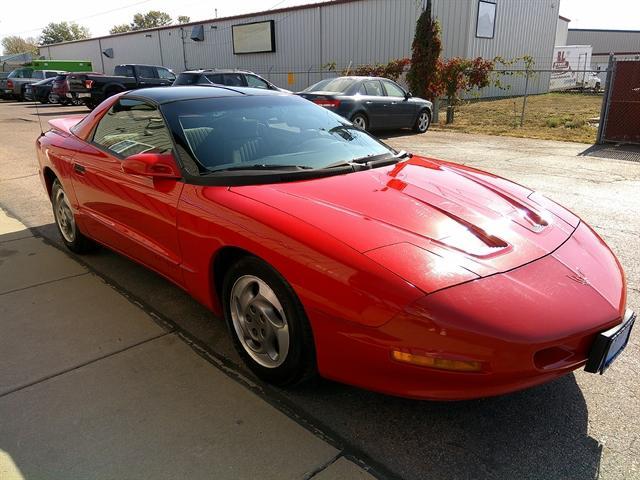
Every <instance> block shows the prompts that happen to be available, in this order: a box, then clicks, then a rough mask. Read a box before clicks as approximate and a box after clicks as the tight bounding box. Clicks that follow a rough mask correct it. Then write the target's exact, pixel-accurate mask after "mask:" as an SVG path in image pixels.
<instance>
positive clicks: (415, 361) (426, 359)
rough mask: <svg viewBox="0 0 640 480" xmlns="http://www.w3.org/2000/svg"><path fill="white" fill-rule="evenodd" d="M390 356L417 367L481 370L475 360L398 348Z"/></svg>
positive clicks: (462, 370) (465, 370) (467, 370)
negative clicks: (444, 356) (424, 353)
mask: <svg viewBox="0 0 640 480" xmlns="http://www.w3.org/2000/svg"><path fill="white" fill-rule="evenodd" d="M391 357H392V358H393V359H394V360H396V361H398V362H402V363H409V364H411V365H417V366H419V367H430V368H436V369H438V370H452V371H455V372H481V371H482V370H483V364H482V362H477V361H475V360H453V359H451V358H442V357H432V356H427V355H414V354H413V353H408V352H402V351H400V350H393V351H392V352H391Z"/></svg>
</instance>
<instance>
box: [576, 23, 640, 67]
mask: <svg viewBox="0 0 640 480" xmlns="http://www.w3.org/2000/svg"><path fill="white" fill-rule="evenodd" d="M567 44H569V45H591V46H592V48H593V55H592V57H591V67H592V68H594V69H598V70H602V71H605V70H606V69H607V67H608V65H609V53H610V52H617V53H618V55H616V58H619V59H622V60H624V59H635V58H638V56H639V55H638V52H640V31H629V30H581V29H569V33H568V35H567ZM598 54H604V55H598ZM600 78H601V79H602V80H604V79H605V75H604V73H603V74H601V75H600Z"/></svg>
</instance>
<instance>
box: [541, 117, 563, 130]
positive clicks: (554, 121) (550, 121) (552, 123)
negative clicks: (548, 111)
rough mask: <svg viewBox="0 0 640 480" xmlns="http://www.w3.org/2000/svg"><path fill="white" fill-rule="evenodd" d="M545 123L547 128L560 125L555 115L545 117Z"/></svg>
mask: <svg viewBox="0 0 640 480" xmlns="http://www.w3.org/2000/svg"><path fill="white" fill-rule="evenodd" d="M545 124H546V125H547V127H549V128H556V127H557V126H558V125H560V119H558V118H557V117H551V118H547V120H546V121H545Z"/></svg>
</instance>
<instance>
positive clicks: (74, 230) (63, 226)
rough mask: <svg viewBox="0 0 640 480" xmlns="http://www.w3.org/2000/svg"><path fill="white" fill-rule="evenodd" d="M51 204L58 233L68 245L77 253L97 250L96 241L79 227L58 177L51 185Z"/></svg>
mask: <svg viewBox="0 0 640 480" xmlns="http://www.w3.org/2000/svg"><path fill="white" fill-rule="evenodd" d="M51 205H52V206H53V216H54V217H55V219H56V226H57V227H58V233H60V237H62V241H63V242H64V244H65V245H66V247H67V248H68V249H69V250H71V251H72V252H75V253H87V252H90V251H93V250H95V249H96V243H95V242H94V241H93V240H91V239H90V238H87V237H85V236H84V235H83V234H82V232H80V230H79V229H78V225H77V224H76V219H75V215H74V214H73V210H72V209H71V203H70V201H69V198H68V197H67V194H66V192H65V191H64V188H62V184H61V183H60V180H58V179H57V178H56V179H55V180H54V182H53V185H52V187H51Z"/></svg>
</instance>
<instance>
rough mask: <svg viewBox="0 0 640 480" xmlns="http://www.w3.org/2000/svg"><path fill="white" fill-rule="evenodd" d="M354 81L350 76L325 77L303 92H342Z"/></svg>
mask: <svg viewBox="0 0 640 480" xmlns="http://www.w3.org/2000/svg"><path fill="white" fill-rule="evenodd" d="M354 83H355V80H353V79H351V78H327V79H325V80H321V81H319V82H318V83H316V84H315V85H311V86H310V87H308V88H306V89H305V90H304V91H305V92H335V93H344V92H346V91H347V90H349V88H351V86H352V85H353V84H354Z"/></svg>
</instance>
